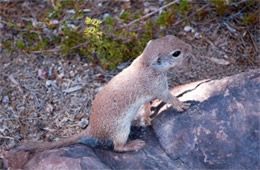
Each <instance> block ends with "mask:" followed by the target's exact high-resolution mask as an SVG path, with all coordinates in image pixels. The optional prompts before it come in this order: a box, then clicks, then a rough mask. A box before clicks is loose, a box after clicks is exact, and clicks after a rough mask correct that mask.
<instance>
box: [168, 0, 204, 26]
mask: <svg viewBox="0 0 260 170" xmlns="http://www.w3.org/2000/svg"><path fill="white" fill-rule="evenodd" d="M208 6H209V4H206V5H204V6H202V7H201V8H199V9H198V10H197V11H195V12H194V13H192V14H190V15H189V16H188V17H187V18H184V19H181V20H179V21H178V22H176V23H174V24H173V26H176V25H178V24H180V23H181V22H183V21H184V20H185V19H188V18H190V17H192V16H194V15H195V14H197V13H198V12H200V11H201V10H203V9H204V8H206V7H208Z"/></svg>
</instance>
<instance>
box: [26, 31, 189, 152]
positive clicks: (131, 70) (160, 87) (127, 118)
mask: <svg viewBox="0 0 260 170" xmlns="http://www.w3.org/2000/svg"><path fill="white" fill-rule="evenodd" d="M174 50H179V51H181V55H180V56H179V57H173V56H172V51H174ZM190 51H191V47H190V46H189V45H187V44H186V43H184V42H183V41H181V40H179V39H178V38H176V37H175V36H171V35H168V36H166V37H163V38H160V39H156V40H151V41H150V42H149V43H148V44H147V46H146V48H145V50H144V52H143V53H142V54H141V55H140V56H139V57H137V58H136V59H135V60H134V61H133V63H132V64H131V65H130V66H129V67H127V68H126V69H124V70H123V71H122V72H121V73H119V74H118V75H116V76H115V77H114V78H113V79H112V80H111V81H110V82H109V83H108V84H107V85H106V86H105V87H104V88H103V89H102V90H101V91H100V92H99V93H98V94H97V95H96V97H95V100H94V101H93V105H92V109H91V115H90V121H89V125H88V127H87V129H86V130H84V131H83V132H81V133H79V134H77V135H74V136H72V137H69V138H67V139H64V140H61V141H58V142H53V143H49V142H46V143H39V144H35V145H31V146H30V145H25V146H23V147H22V148H23V149H24V150H28V151H32V150H45V149H52V148H58V147H62V146H67V145H69V144H73V143H75V142H77V141H78V140H79V139H81V138H83V137H86V136H92V137H95V138H97V139H105V140H112V141H113V143H114V150H115V151H133V150H139V149H141V148H142V147H143V146H144V145H145V142H144V141H142V140H133V141H130V142H128V143H127V139H128V135H129V132H130V126H131V122H132V120H133V119H134V117H135V116H136V114H137V111H138V109H139V107H140V106H141V105H143V104H145V103H147V102H149V101H151V100H153V99H156V98H158V99H161V100H163V101H165V102H167V103H169V104H172V106H173V107H174V108H176V109H177V110H179V111H182V110H183V109H186V108H187V107H188V105H187V104H184V103H182V102H180V101H179V100H178V99H177V98H176V97H174V96H172V95H171V94H170V93H169V90H168V82H167V76H166V74H167V70H168V69H169V68H172V67H174V66H175V65H179V64H181V63H182V60H183V58H185V56H186V55H187V54H188V53H190ZM158 57H160V58H161V60H160V61H161V62H159V61H158ZM158 63H161V64H158Z"/></svg>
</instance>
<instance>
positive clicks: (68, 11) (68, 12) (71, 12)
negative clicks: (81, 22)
mask: <svg viewBox="0 0 260 170" xmlns="http://www.w3.org/2000/svg"><path fill="white" fill-rule="evenodd" d="M66 13H67V14H75V13H76V12H75V10H74V9H70V10H67V11H66Z"/></svg>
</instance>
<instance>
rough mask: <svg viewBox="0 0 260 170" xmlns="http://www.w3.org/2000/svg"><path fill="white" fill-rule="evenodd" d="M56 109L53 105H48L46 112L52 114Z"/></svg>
mask: <svg viewBox="0 0 260 170" xmlns="http://www.w3.org/2000/svg"><path fill="white" fill-rule="evenodd" d="M53 109H54V107H53V106H52V105H51V104H47V106H46V112H48V113H51V112H53Z"/></svg>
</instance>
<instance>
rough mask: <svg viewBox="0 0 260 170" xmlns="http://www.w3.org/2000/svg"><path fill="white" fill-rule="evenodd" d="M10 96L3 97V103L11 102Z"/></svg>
mask: <svg viewBox="0 0 260 170" xmlns="http://www.w3.org/2000/svg"><path fill="white" fill-rule="evenodd" d="M9 101H10V100H9V97H8V96H4V97H3V99H2V103H3V104H6V103H9Z"/></svg>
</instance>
